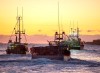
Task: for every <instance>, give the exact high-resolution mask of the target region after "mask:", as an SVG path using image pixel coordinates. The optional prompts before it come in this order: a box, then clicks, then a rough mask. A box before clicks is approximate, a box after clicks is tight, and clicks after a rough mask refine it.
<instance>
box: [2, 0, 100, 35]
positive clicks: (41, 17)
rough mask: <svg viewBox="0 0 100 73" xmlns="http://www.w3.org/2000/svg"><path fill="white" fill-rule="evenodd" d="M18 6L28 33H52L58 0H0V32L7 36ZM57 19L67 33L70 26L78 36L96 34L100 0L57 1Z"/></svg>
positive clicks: (98, 23) (99, 20)
mask: <svg viewBox="0 0 100 73" xmlns="http://www.w3.org/2000/svg"><path fill="white" fill-rule="evenodd" d="M17 7H18V9H19V15H21V8H22V7H23V12H24V16H23V19H24V28H25V30H26V33H27V34H28V35H34V34H45V35H54V32H55V31H57V30H58V0H0V34H3V35H10V34H11V32H12V30H13V28H14V26H15V24H16V16H17ZM59 17H60V19H59V22H60V25H62V27H63V30H64V31H65V32H66V33H67V34H68V33H69V29H70V28H71V27H74V28H76V27H77V25H78V26H79V28H80V34H82V35H88V34H90V35H97V34H100V0H59Z"/></svg>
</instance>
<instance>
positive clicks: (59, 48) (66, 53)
mask: <svg viewBox="0 0 100 73" xmlns="http://www.w3.org/2000/svg"><path fill="white" fill-rule="evenodd" d="M58 27H59V32H55V38H54V40H53V41H48V46H44V47H43V46H38V47H35V46H33V47H31V48H30V53H31V55H32V59H35V58H49V59H56V60H69V59H70V50H69V48H68V45H67V44H64V43H62V41H63V40H64V36H65V32H62V33H60V24H59V2H58Z"/></svg>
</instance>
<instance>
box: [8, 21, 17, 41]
mask: <svg viewBox="0 0 100 73" xmlns="http://www.w3.org/2000/svg"><path fill="white" fill-rule="evenodd" d="M17 24H18V21H17V23H16V24H15V27H14V29H13V31H12V33H11V36H10V38H9V39H10V40H11V38H12V35H13V32H14V31H15V28H16V26H17Z"/></svg>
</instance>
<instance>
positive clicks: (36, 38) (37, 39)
mask: <svg viewBox="0 0 100 73" xmlns="http://www.w3.org/2000/svg"><path fill="white" fill-rule="evenodd" d="M12 38H13V39H14V37H12ZM26 38H27V43H36V44H38V43H39V44H41V43H42V44H46V43H48V42H47V40H48V41H52V40H54V36H47V35H27V36H26ZM80 38H81V39H82V41H85V42H92V41H93V40H97V39H100V35H80ZM9 39H10V36H9V35H0V43H7V42H8V40H9ZM22 41H25V38H24V37H23V40H22Z"/></svg>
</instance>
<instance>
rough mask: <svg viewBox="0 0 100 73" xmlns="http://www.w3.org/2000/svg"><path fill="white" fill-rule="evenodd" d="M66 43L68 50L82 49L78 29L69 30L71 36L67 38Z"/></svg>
mask: <svg viewBox="0 0 100 73" xmlns="http://www.w3.org/2000/svg"><path fill="white" fill-rule="evenodd" d="M66 43H67V44H68V45H69V49H74V50H81V49H83V48H84V43H83V42H82V41H81V38H79V28H78V27H77V29H75V30H74V29H73V28H71V34H70V35H69V36H68V40H67V41H66Z"/></svg>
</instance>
